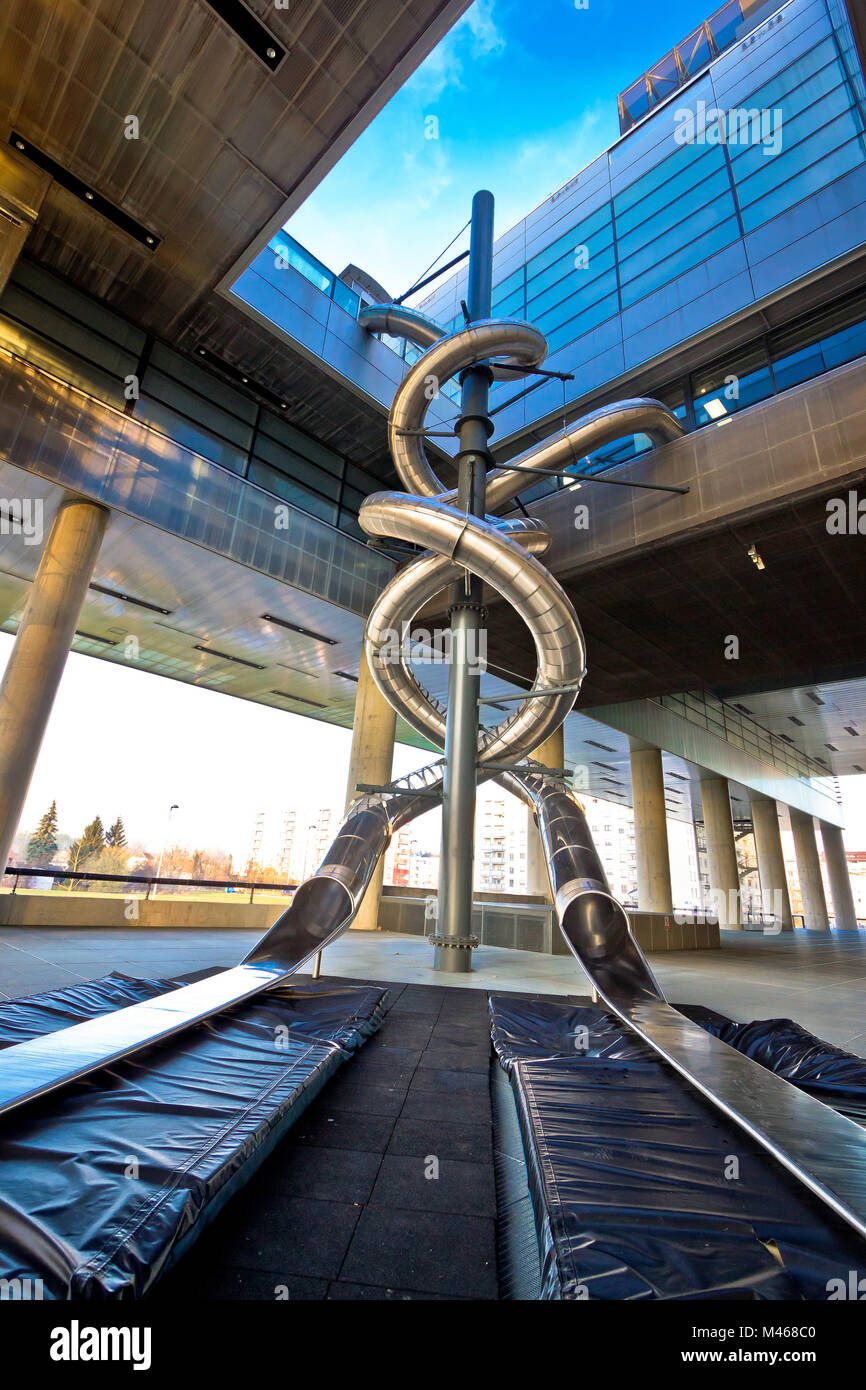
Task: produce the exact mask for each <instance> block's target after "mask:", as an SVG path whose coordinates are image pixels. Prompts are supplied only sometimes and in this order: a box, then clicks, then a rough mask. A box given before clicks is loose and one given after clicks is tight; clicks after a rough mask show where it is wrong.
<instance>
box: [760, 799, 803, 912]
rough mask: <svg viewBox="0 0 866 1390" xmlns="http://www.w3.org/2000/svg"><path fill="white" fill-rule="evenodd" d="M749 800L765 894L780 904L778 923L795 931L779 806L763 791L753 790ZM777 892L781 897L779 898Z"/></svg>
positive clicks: (766, 897)
mask: <svg viewBox="0 0 866 1390" xmlns="http://www.w3.org/2000/svg"><path fill="white" fill-rule="evenodd" d="M749 801H750V802H751V806H752V826H753V827H754V831H755V849H756V850H757V853H758V874H759V875H760V879H761V895H762V897H763V898H764V900H765V902H766V903H770V902H772V903H773V904H774V905H775V904H776V903H779V905H780V911H779V913H778V916H777V918H776V926H777V927H781V929H782V931H793V930H794V919H793V917H792V915H791V896H790V894H789V892H788V878H787V875H786V873H785V856H784V855H783V853H782V832H781V830H780V829H779V808H778V806H777V805H776V803H775V801H774V800H773V798H772V797H771V796H762V795H761V793H760V792H750V793H749ZM776 894H779V895H780V896H779V897H778V898H777V897H776ZM774 910H775V908H774Z"/></svg>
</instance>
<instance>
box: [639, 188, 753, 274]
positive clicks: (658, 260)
mask: <svg viewBox="0 0 866 1390" xmlns="http://www.w3.org/2000/svg"><path fill="white" fill-rule="evenodd" d="M733 211H734V200H733V197H732V195H731V194H730V192H727V193H725V194H724V195H723V196H722V197H721V198H717V199H716V201H715V202H714V203H710V204H709V205H708V206H706V207H701V208H698V209H697V211H695V212H693V213H691V215H690V216H682V217H681V220H680V222H679V223H678V225H677V226H675V227H673V228H672V229H671V230H670V231H669V232H666V233H665V235H664V236H660V237H658V238H657V239H656V240H655V241H654V242H652V243H651V244H650V245H649V246H644V247H643V248H642V249H641V250H640V251H635V252H634V254H633V255H631V256H621V257H620V277H621V279H622V282H623V284H626V283H627V282H628V281H629V280H634V279H635V278H636V277H637V276H638V275H642V274H643V273H644V272H645V271H647V270H651V269H652V268H653V267H654V266H658V267H661V265H662V263H663V262H664V261H666V259H667V258H668V257H669V256H673V255H674V254H675V253H676V252H677V251H680V250H681V249H682V248H683V247H685V248H686V251H687V252H688V248H689V246H690V245H694V246H696V244H697V241H698V239H699V238H700V237H701V236H703V235H704V233H708V232H709V233H712V232H714V231H716V230H718V228H719V225H720V224H722V225H723V224H724V220H725V218H726V217H730V216H732V215H733ZM707 254H708V253H707V252H706V251H704V252H702V253H701V254H695V255H694V256H692V257H689V256H688V255H687V257H686V260H680V261H679V262H678V265H679V268H680V269H681V270H682V269H685V267H686V265H687V264H688V265H694V264H696V263H697V261H700V260H703V259H704V257H705V256H706V255H707ZM664 278H665V279H668V278H669V276H668V275H667V274H665V277H664ZM659 283H661V282H659Z"/></svg>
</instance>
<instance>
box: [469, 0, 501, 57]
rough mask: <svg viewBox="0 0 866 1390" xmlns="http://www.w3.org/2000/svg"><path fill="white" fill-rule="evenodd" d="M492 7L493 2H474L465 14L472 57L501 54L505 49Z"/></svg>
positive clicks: (486, 0)
mask: <svg viewBox="0 0 866 1390" xmlns="http://www.w3.org/2000/svg"><path fill="white" fill-rule="evenodd" d="M493 6H494V0H475V4H474V5H473V6H472V8H471V9H469V10H467V12H466V16H465V20H464V22H465V24H466V27H467V28H468V30H469V32H470V34H471V35H472V54H473V57H476V58H480V57H486V55H487V54H488V53H502V52H503V50H504V49H505V36H504V34H502V33H501V31H500V30H499V29H498V28H497V26H496V20H495V18H494V15H493Z"/></svg>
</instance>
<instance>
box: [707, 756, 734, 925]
mask: <svg viewBox="0 0 866 1390" xmlns="http://www.w3.org/2000/svg"><path fill="white" fill-rule="evenodd" d="M701 804H702V806H703V808H704V835H705V837H706V841H707V860H708V863H709V870H710V894H711V897H712V899H713V903H714V904H715V901H716V897H715V895H716V894H718V893H724V894H725V903H726V910H725V912H724V914H722V911H721V908H720V910H719V926H720V927H727V928H728V929H729V930H730V931H741V930H742V925H743V921H742V914H741V912H740V870H739V866H738V864H737V845H736V841H735V840H734V819H733V816H732V815H731V797H730V793H729V791H728V779H727V778H726V777H713V776H707V777H702V778H701Z"/></svg>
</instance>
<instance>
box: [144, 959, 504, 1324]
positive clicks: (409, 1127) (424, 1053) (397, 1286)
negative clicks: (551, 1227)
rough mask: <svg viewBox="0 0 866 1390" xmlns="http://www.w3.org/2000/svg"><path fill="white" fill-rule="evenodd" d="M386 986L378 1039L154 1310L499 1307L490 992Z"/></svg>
mask: <svg viewBox="0 0 866 1390" xmlns="http://www.w3.org/2000/svg"><path fill="white" fill-rule="evenodd" d="M358 983H361V982H358ZM363 983H369V984H376V983H378V982H377V981H365V982H363ZM382 987H383V988H387V989H388V990H390V1000H389V1004H390V1007H389V1009H388V1013H387V1016H386V1018H385V1020H384V1022H383V1024H382V1027H381V1029H380V1031H379V1032H378V1033H377V1034H376V1035H375V1036H374V1037H373V1038H371V1039H370V1040H369V1041H368V1042H366V1043H365V1044H364V1046H363V1047H362V1048H361V1049H360V1051H359V1052H358V1053H357V1054H356V1055H355V1056H354V1057H353V1058H352V1059H351V1060H350V1061H349V1062H348V1063H346V1065H345V1066H344V1067H343V1068H342V1069H341V1070H340V1071H339V1072H338V1073H337V1075H336V1076H335V1077H333V1078H332V1079H331V1080H330V1081H329V1082H328V1083H327V1085H326V1086H325V1088H324V1090H323V1091H322V1093H321V1095H319V1096H318V1097H317V1098H316V1100H314V1101H313V1103H312V1105H311V1106H310V1107H309V1109H308V1110H306V1111H305V1112H304V1114H303V1115H302V1116H301V1117H300V1119H299V1120H298V1122H297V1124H296V1125H295V1126H294V1127H293V1128H292V1129H291V1130H290V1131H289V1133H288V1134H287V1135H286V1137H285V1138H284V1139H283V1140H282V1141H281V1142H280V1143H279V1144H278V1145H277V1147H276V1148H275V1150H274V1151H273V1153H272V1154H271V1155H270V1156H269V1157H268V1159H267V1160H266V1161H265V1163H264V1164H263V1165H262V1167H261V1168H260V1169H259V1171H258V1172H257V1173H256V1174H255V1175H254V1176H253V1177H252V1178H251V1179H250V1181H249V1183H248V1184H247V1185H246V1187H245V1188H243V1190H242V1191H241V1192H239V1193H238V1194H237V1195H236V1196H235V1197H233V1198H232V1199H231V1201H230V1202H229V1203H228V1205H227V1206H226V1208H225V1209H224V1211H222V1212H221V1213H220V1214H219V1216H218V1217H217V1218H216V1220H215V1221H214V1223H213V1225H212V1226H210V1227H209V1228H208V1229H207V1230H206V1231H205V1232H204V1233H203V1234H202V1236H201V1238H200V1239H199V1241H198V1242H197V1243H196V1245H195V1246H194V1247H193V1248H192V1249H191V1250H190V1251H189V1253H188V1254H187V1255H186V1256H185V1258H184V1259H183V1260H182V1261H181V1262H180V1263H179V1264H178V1265H177V1266H176V1267H175V1268H174V1269H173V1270H171V1271H170V1272H169V1273H168V1274H167V1275H166V1277H165V1278H164V1279H163V1280H162V1281H161V1283H160V1284H159V1285H158V1287H157V1289H156V1290H155V1291H154V1295H153V1296H154V1298H158V1299H162V1298H172V1299H175V1298H179V1297H183V1298H184V1299H189V1298H194V1299H195V1298H199V1299H268V1300H273V1299H281V1298H282V1299H330V1298H344V1299H455V1298H458V1299H463V1298H466V1299H495V1298H497V1297H498V1296H499V1287H498V1280H497V1269H496V1206H495V1190H494V1170H493V1151H492V1111H491V1097H490V1076H489V1069H490V1058H491V1048H490V1034H489V1022H488V1008H487V992H486V990H472V989H464V988H455V987H450V988H449V987H447V986H438V987H437V986H428V985H401V984H388V985H385V986H382Z"/></svg>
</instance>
